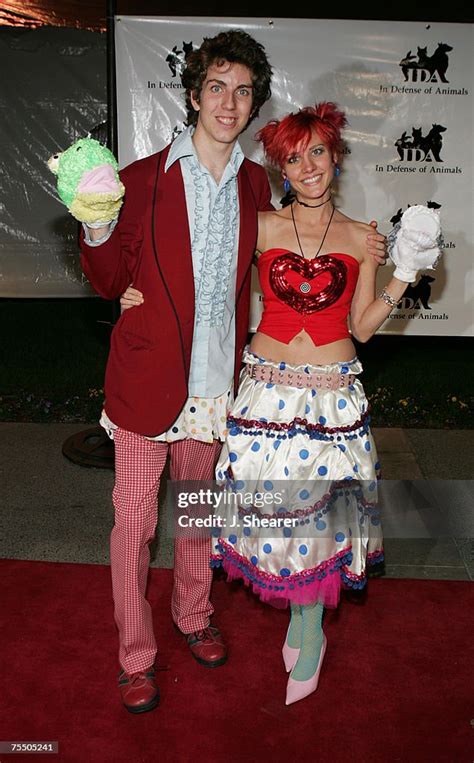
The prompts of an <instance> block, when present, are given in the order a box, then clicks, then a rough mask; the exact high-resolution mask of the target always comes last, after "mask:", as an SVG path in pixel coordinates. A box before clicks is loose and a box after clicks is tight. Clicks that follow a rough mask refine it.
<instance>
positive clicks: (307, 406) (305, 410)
mask: <svg viewBox="0 0 474 763" xmlns="http://www.w3.org/2000/svg"><path fill="white" fill-rule="evenodd" d="M310 410H311V408H310V406H309V405H308V403H306V408H305V409H304V412H305V413H309V412H310Z"/></svg>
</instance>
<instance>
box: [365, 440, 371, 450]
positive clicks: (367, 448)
mask: <svg viewBox="0 0 474 763" xmlns="http://www.w3.org/2000/svg"><path fill="white" fill-rule="evenodd" d="M364 448H365V449H366V451H367V452H369V450H370V442H369V441H368V440H367V442H366V443H365V445H364Z"/></svg>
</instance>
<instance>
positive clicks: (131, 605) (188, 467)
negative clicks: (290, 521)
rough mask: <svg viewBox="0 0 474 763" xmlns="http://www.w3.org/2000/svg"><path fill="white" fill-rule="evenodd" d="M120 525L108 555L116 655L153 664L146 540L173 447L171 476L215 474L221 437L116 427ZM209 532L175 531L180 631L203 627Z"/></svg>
mask: <svg viewBox="0 0 474 763" xmlns="http://www.w3.org/2000/svg"><path fill="white" fill-rule="evenodd" d="M114 444H115V486H114V491H113V502H114V507H115V525H114V527H113V529H112V533H111V537H110V562H111V571H112V590H113V598H114V605H115V621H116V623H117V627H118V631H119V640H120V648H119V660H120V664H121V666H122V667H123V668H124V669H125V670H126V671H127V672H129V673H133V672H135V671H139V670H143V669H145V668H148V667H149V666H150V665H152V664H153V663H154V661H155V657H156V642H155V636H154V633H153V624H152V613H151V607H150V604H149V603H148V601H147V599H146V597H145V591H146V584H147V578H148V568H149V562H150V551H149V543H150V541H151V540H152V539H153V537H154V534H155V529H156V523H157V520H158V505H157V495H158V489H159V486H160V478H161V474H162V472H163V469H164V466H165V463H166V457H167V455H168V451H169V453H170V457H171V464H170V476H171V479H173V480H212V479H214V467H215V463H216V461H217V457H218V454H219V451H220V448H221V443H220V442H218V441H216V440H214V442H213V443H205V442H199V441H198V440H178V441H177V442H173V443H166V442H154V441H152V440H147V439H146V438H145V437H143V436H142V435H139V434H135V433H134V432H127V431H126V430H125V429H120V428H118V429H116V430H115V431H114ZM210 554H211V540H210V538H192V539H189V538H179V537H178V538H176V540H175V549H174V555H175V559H174V586H173V595H172V600H171V614H172V617H173V620H174V622H175V623H176V625H177V626H178V628H179V629H180V630H181V631H182V632H183V633H192V632H193V631H196V630H200V629H202V628H206V627H207V626H208V625H209V618H210V616H211V615H212V613H213V611H214V610H213V607H212V604H211V602H210V601H209V595H210V590H211V581H212V570H211V568H210V564H209V561H210Z"/></svg>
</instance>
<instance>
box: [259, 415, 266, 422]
mask: <svg viewBox="0 0 474 763" xmlns="http://www.w3.org/2000/svg"><path fill="white" fill-rule="evenodd" d="M259 421H263V422H264V423H265V424H266V423H267V421H268V419H265V418H264V417H263V416H262V418H261V419H259Z"/></svg>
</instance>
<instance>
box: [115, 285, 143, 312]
mask: <svg viewBox="0 0 474 763" xmlns="http://www.w3.org/2000/svg"><path fill="white" fill-rule="evenodd" d="M144 301H145V300H144V299H143V294H142V292H141V291H138V289H134V288H133V286H128V288H127V289H126V290H125V291H124V293H123V294H122V296H121V297H120V311H121V312H122V313H123V311H124V310H128V309H129V308H130V307H138V305H142V304H143V303H144Z"/></svg>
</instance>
